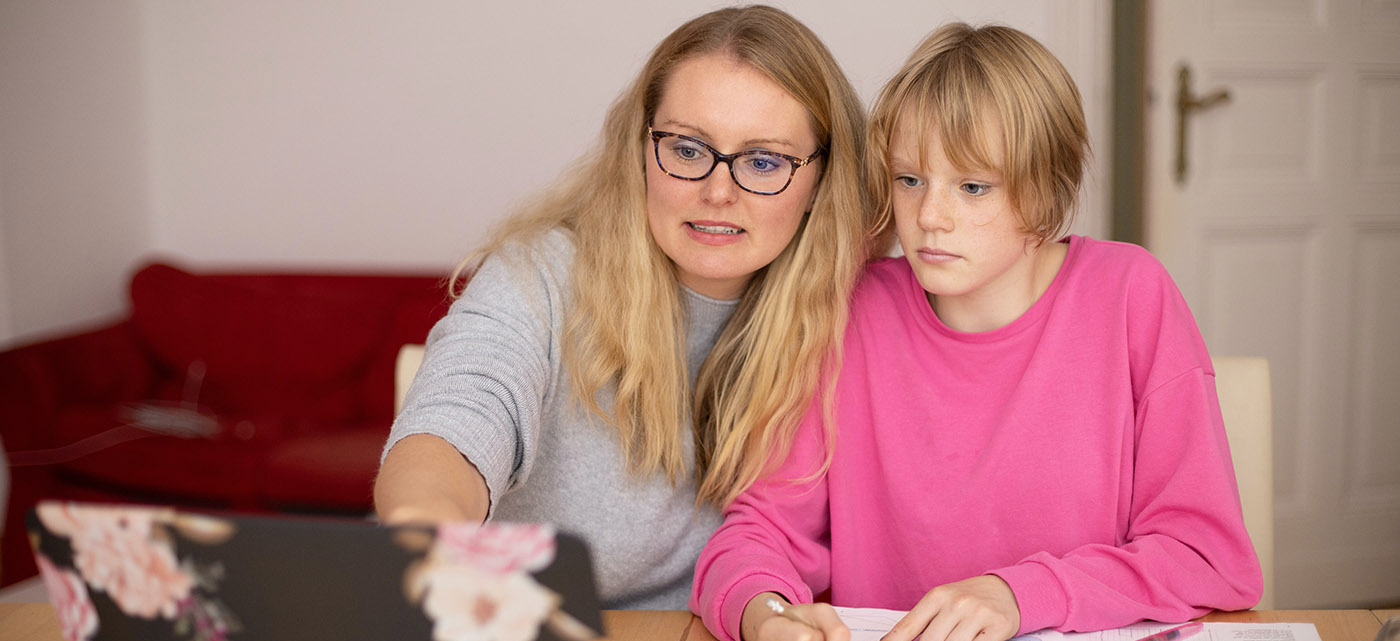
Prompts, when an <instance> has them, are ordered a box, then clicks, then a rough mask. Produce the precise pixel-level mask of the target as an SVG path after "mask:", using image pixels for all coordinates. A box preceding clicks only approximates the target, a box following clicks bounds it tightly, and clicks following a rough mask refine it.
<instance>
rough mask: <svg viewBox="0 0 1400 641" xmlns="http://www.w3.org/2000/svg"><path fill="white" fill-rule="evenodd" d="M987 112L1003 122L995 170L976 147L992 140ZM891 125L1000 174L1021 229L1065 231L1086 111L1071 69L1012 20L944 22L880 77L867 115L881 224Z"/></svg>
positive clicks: (1047, 233) (1083, 156)
mask: <svg viewBox="0 0 1400 641" xmlns="http://www.w3.org/2000/svg"><path fill="white" fill-rule="evenodd" d="M988 117H990V118H992V119H993V122H994V123H996V124H998V125H1000V126H1001V132H1002V139H1003V150H1002V151H1003V156H1002V157H1003V159H1004V165H1005V166H1002V167H998V166H996V165H995V164H994V163H993V162H992V160H991V159H992V158H993V154H992V153H991V150H989V149H987V148H985V146H984V145H985V144H986V143H988V142H990V141H992V140H993V138H992V137H991V136H989V135H988V134H989V132H987V131H986V125H987V124H988V123H987V121H986V118H988ZM896 127H900V128H901V129H902V133H903V134H904V135H914V136H915V139H916V140H921V141H922V140H925V139H926V138H927V136H926V134H927V132H929V131H937V132H938V134H939V137H940V138H941V139H942V141H943V149H944V151H945V152H946V153H947V154H948V159H949V160H950V161H952V162H953V164H954V165H956V166H959V167H963V168H983V169H993V170H996V171H999V172H1000V173H1001V174H1002V176H1003V177H1004V178H1005V179H1006V182H1007V189H1008V192H1009V195H1010V199H1011V206H1012V208H1013V209H1014V210H1015V211H1016V214H1017V216H1018V217H1019V218H1020V221H1021V225H1022V228H1023V229H1024V230H1025V231H1026V233H1028V234H1030V235H1032V236H1033V237H1035V238H1036V239H1037V240H1038V242H1045V241H1048V240H1055V239H1058V238H1059V237H1060V236H1062V235H1063V234H1064V233H1065V231H1066V230H1067V229H1068V228H1069V225H1070V222H1071V221H1072V220H1073V215H1074V204H1075V199H1076V198H1077V197H1078V195H1079V183H1080V181H1081V180H1082V178H1083V175H1084V163H1085V162H1086V160H1087V159H1088V155H1089V139H1088V133H1087V128H1086V127H1085V124H1084V109H1083V107H1082V106H1081V101H1080V97H1079V90H1078V89H1076V88H1075V85H1074V80H1073V79H1072V78H1070V75H1069V72H1067V71H1065V68H1064V67H1063V66H1062V65H1060V62H1059V60H1057V59H1055V56H1054V54H1051V53H1050V51H1049V50H1048V49H1046V48H1045V47H1044V46H1043V45H1041V44H1040V43H1039V42H1037V41H1036V40H1035V39H1034V38H1032V37H1030V36H1028V35H1026V34H1025V33H1022V32H1020V31H1017V30H1016V29H1012V28H1010V27H1003V26H986V27H980V28H974V27H972V26H970V25H967V24H964V23H960V22H958V23H951V24H946V25H943V26H942V27H939V28H938V29H936V30H935V31H934V32H933V33H931V34H929V36H928V37H927V38H925V39H924V41H923V42H921V43H920V44H919V46H918V48H916V49H915V50H914V53H913V54H912V55H910V56H909V60H908V61H907V62H905V63H904V67H903V68H902V69H900V70H899V72H898V73H896V74H895V76H894V77H893V78H891V79H890V81H889V82H888V83H886V84H885V87H884V89H883V90H882V91H881V92H880V96H879V98H878V99H876V102H875V107H874V109H873V110H872V112H871V115H870V128H869V137H868V139H869V147H868V149H867V152H866V153H867V155H868V161H867V163H866V170H867V171H868V172H869V174H868V180H869V181H870V184H871V186H872V188H873V189H874V194H875V196H874V197H875V204H876V209H877V212H878V216H879V223H878V226H879V228H880V229H881V230H887V229H888V228H889V227H890V224H891V221H892V215H893V211H892V209H893V208H892V204H891V202H890V197H891V194H890V187H891V176H890V169H889V167H890V145H891V137H892V136H893V132H894V129H895V128H896ZM923 150H924V146H923V145H919V152H920V154H922V153H923ZM919 160H920V161H921V162H923V161H924V159H923V158H922V157H920V159H919Z"/></svg>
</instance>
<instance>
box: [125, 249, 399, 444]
mask: <svg viewBox="0 0 1400 641" xmlns="http://www.w3.org/2000/svg"><path fill="white" fill-rule="evenodd" d="M264 278H268V279H275V278H276V277H275V276H269V277H264ZM258 279H259V277H257V276H251V275H250V276H247V277H243V278H240V279H229V278H216V277H204V276H200V275H195V274H191V273H188V272H185V271H182V270H180V269H177V268H175V267H172V266H169V265H164V264H154V265H150V266H148V267H146V268H144V269H142V270H141V271H139V272H138V273H137V274H136V276H135V277H134V278H133V279H132V284H131V300H132V322H133V324H134V325H135V327H136V329H137V331H138V333H139V335H140V336H141V338H142V339H143V340H144V341H145V342H146V344H148V345H149V346H150V348H151V350H152V352H153V354H154V356H155V357H156V359H157V360H158V361H159V362H161V363H162V364H163V365H164V366H165V367H167V368H168V369H169V370H170V374H171V375H172V376H173V377H175V378H177V379H180V380H184V379H185V378H186V376H188V375H189V372H190V370H189V367H190V365H191V364H192V363H202V364H203V366H204V371H203V381H202V386H201V387H200V389H199V390H198V392H199V400H200V401H201V403H204V402H208V403H209V404H210V405H215V406H216V409H219V407H218V406H222V407H223V408H235V409H237V410H239V411H243V412H248V411H252V412H269V413H283V412H292V413H295V414H299V415H300V414H304V413H305V412H306V411H308V410H309V409H311V408H310V407H309V406H308V403H307V401H308V395H311V396H315V395H317V394H322V395H323V394H327V393H330V394H334V391H335V390H341V391H343V390H346V389H349V388H352V387H353V386H354V385H353V384H354V383H356V382H358V378H357V377H358V376H359V375H362V374H363V371H362V370H363V369H364V367H366V366H367V363H368V362H370V360H371V359H372V356H373V355H372V351H373V348H374V347H376V346H377V343H378V342H379V341H380V339H382V337H383V333H384V332H385V330H386V324H387V322H388V321H387V319H386V314H385V313H384V312H383V311H382V310H380V309H378V308H376V306H375V305H374V304H373V302H372V301H366V300H363V299H358V298H355V297H352V296H350V295H347V294H345V293H339V292H331V291H316V290H310V291H307V290H298V291H295V292H287V291H279V290H278V289H277V288H275V287H259V286H258V284H259V280H258ZM344 400H345V399H343V398H342V399H337V402H334V403H327V404H325V405H327V406H328V407H334V408H337V409H338V410H341V411H342V414H344V412H343V410H345V409H346V408H345V407H344V404H343V402H344ZM313 405H314V404H313ZM319 418H323V419H326V420H334V419H344V418H347V416H345V415H341V416H320V417H319Z"/></svg>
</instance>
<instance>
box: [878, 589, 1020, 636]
mask: <svg viewBox="0 0 1400 641" xmlns="http://www.w3.org/2000/svg"><path fill="white" fill-rule="evenodd" d="M1020 627H1021V610H1020V608H1019V607H1017V605H1016V595H1014V594H1012V593H1011V586H1009V585H1007V584H1006V582H1005V581H1003V580H1001V578H1000V577H996V576H992V575H986V576H979V577H973V578H971V579H965V580H962V581H958V582H956V583H948V584H946V585H940V586H938V587H936V588H934V589H932V590H929V592H928V594H925V595H924V598H922V599H919V602H918V603H917V604H915V605H914V608H913V609H912V610H910V611H909V614H906V615H904V618H903V619H900V620H899V623H896V624H895V625H894V627H893V628H891V629H890V632H889V634H886V635H885V637H884V640H883V641H911V640H912V639H915V638H917V639H919V640H920V641H972V640H973V639H977V641H1006V640H1007V639H1010V638H1011V637H1013V636H1015V635H1016V631H1017V630H1019V629H1020ZM920 634H922V636H920ZM979 634H980V635H982V636H980V637H979V636H978V635H979Z"/></svg>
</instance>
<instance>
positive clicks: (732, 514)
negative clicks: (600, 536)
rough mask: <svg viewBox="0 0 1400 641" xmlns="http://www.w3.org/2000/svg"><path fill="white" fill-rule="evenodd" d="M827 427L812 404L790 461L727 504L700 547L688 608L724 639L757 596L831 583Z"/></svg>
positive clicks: (799, 597) (807, 594)
mask: <svg viewBox="0 0 1400 641" xmlns="http://www.w3.org/2000/svg"><path fill="white" fill-rule="evenodd" d="M823 432H824V430H823V427H822V412H821V409H820V405H817V404H814V406H813V408H812V409H811V410H809V411H808V412H807V415H806V416H805V417H804V419H803V421H802V424H801V425H800V427H799V428H798V433H797V436H796V439H795V440H794V443H793V445H792V449H791V451H790V452H789V453H788V456H787V458H786V460H785V461H784V462H783V463H782V464H781V465H780V466H779V467H778V468H776V469H775V470H774V471H773V472H772V473H771V474H769V475H767V476H765V477H764V478H761V479H759V480H758V481H757V482H756V483H754V485H753V486H751V487H750V488H749V489H748V490H746V491H745V492H744V493H742V494H740V495H739V496H738V498H736V499H735V500H734V502H733V503H731V504H730V505H729V507H728V508H726V509H725V511H724V524H723V525H721V526H720V528H719V529H718V530H716V531H715V533H714V535H713V536H712V537H711V538H710V541H709V543H708V544H706V545H705V549H704V551H702V552H701V553H700V559H699V561H698V562H697V563H696V566H695V584H694V586H693V589H692V590H691V597H690V609H691V610H692V611H693V612H695V613H696V614H698V615H700V617H701V618H702V619H703V620H704V621H705V627H707V628H709V630H710V632H711V633H713V634H714V635H715V636H716V637H718V638H719V639H721V641H733V640H737V639H738V638H739V623H740V621H741V620H742V618H743V614H744V606H745V605H747V604H748V602H749V600H750V599H752V598H753V597H754V596H755V595H757V594H759V593H761V592H777V593H779V594H782V595H783V596H784V597H786V598H787V599H788V600H789V601H791V602H793V603H810V602H811V601H812V595H813V593H814V592H816V593H820V592H822V591H823V590H825V589H826V588H827V587H828V586H829V585H830V581H831V578H830V577H831V549H830V541H829V538H830V537H829V534H828V532H829V517H828V513H827V491H826V482H827V481H826V475H825V472H824V470H823V468H822V464H823V462H824V460H825V456H826V449H825V438H824V437H823ZM819 470H821V471H822V473H821V474H819V475H816V476H813V474H814V473H815V472H817V471H819Z"/></svg>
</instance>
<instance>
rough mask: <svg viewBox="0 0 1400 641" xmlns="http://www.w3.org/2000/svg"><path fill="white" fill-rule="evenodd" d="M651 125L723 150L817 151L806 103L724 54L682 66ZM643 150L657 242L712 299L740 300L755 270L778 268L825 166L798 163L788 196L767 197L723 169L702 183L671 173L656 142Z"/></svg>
mask: <svg viewBox="0 0 1400 641" xmlns="http://www.w3.org/2000/svg"><path fill="white" fill-rule="evenodd" d="M651 125H652V129H654V130H656V131H665V132H670V133H676V134H681V135H685V136H689V137H692V138H696V139H698V140H701V141H704V142H705V143H706V144H708V145H710V146H711V147H713V148H714V149H716V150H717V151H719V152H720V153H724V154H732V153H738V152H742V151H749V150H756V149H761V150H766V151H775V152H778V153H781V154H786V155H788V156H796V157H798V158H806V157H808V156H810V155H812V153H813V152H815V151H816V150H817V136H816V134H815V133H813V132H812V127H811V125H810V124H809V118H808V115H807V110H806V109H805V108H804V107H803V106H802V104H801V103H799V102H797V100H796V99H795V98H793V97H792V96H791V95H789V94H788V93H787V92H786V91H784V90H783V89H782V88H781V87H779V86H778V85H777V84H776V83H774V82H773V81H772V80H769V79H768V78H767V77H766V76H764V75H763V74H762V73H760V72H759V71H757V70H755V69H754V68H753V67H751V66H749V65H748V64H746V63H743V62H739V61H737V60H735V59H733V58H732V57H730V56H727V55H719V54H713V55H706V56H701V57H697V58H692V59H690V60H687V61H685V62H682V63H681V64H680V65H678V66H677V67H676V69H675V70H674V72H672V74H671V78H670V80H669V81H668V82H667V83H666V88H665V90H664V91H663V93H662V96H661V103H660V104H659V105H658V106H657V109H656V115H655V117H654V118H653V121H652V123H651ZM645 144H646V158H647V163H646V165H647V221H648V223H649V225H650V227H651V234H652V237H653V238H655V239H656V243H657V245H660V247H661V250H662V251H664V252H666V255H667V256H669V257H670V258H671V260H672V261H674V262H675V264H676V271H677V274H678V276H679V278H680V281H681V283H682V284H683V285H685V286H686V287H689V288H691V289H693V290H695V291H696V292H699V293H700V294H703V295H705V296H709V297H711V298H717V299H734V298H738V297H739V296H740V295H742V294H743V292H744V287H745V286H746V285H747V284H748V282H749V278H751V277H752V276H753V274H754V272H756V271H758V270H759V269H761V268H763V267H764V266H765V265H767V264H768V263H770V262H772V261H773V259H774V258H776V257H777V256H778V254H779V253H781V252H782V251H783V249H784V248H785V247H787V244H788V242H790V241H791V240H792V238H793V236H794V235H795V234H796V233H797V228H798V225H799V224H800V223H801V222H802V217H803V216H804V215H805V214H806V212H807V211H808V210H809V209H811V206H812V201H813V199H814V198H815V195H816V189H817V178H818V177H819V176H820V175H821V170H820V166H819V163H820V160H818V161H816V162H814V163H812V164H809V165H807V166H803V167H799V168H798V169H797V173H795V174H793V176H792V182H791V184H789V185H788V186H787V189H785V190H783V192H782V193H779V194H774V195H771V196H765V195H760V194H754V193H750V192H747V191H744V190H743V189H742V188H740V187H739V186H738V185H737V184H735V183H734V179H733V177H732V176H731V174H730V171H729V166H728V165H727V164H725V163H719V164H718V165H716V166H715V168H714V171H712V172H710V175H709V176H707V177H705V178H704V179H701V180H696V181H690V180H682V179H680V178H675V177H672V176H670V175H668V174H666V173H665V172H663V171H662V170H661V168H660V167H659V166H657V163H656V149H655V146H654V145H653V144H652V141H651V139H649V138H648V139H647V140H646V142H645ZM663 144H664V143H663ZM735 162H742V161H740V160H736V161H735Z"/></svg>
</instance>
